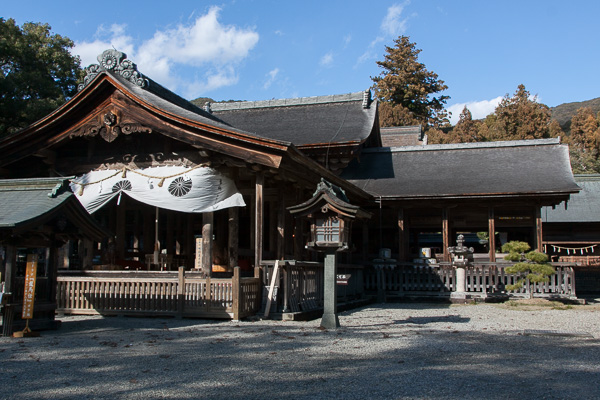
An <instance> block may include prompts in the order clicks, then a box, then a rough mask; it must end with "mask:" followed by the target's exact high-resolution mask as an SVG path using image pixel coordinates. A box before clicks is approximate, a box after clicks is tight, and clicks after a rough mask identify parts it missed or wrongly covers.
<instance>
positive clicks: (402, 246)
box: [398, 208, 406, 261]
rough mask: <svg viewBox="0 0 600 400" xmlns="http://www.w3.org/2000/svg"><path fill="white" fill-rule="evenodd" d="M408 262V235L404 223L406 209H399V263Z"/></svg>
mask: <svg viewBox="0 0 600 400" xmlns="http://www.w3.org/2000/svg"><path fill="white" fill-rule="evenodd" d="M405 260H406V234H405V222H404V209H403V208H399V209H398V261H405Z"/></svg>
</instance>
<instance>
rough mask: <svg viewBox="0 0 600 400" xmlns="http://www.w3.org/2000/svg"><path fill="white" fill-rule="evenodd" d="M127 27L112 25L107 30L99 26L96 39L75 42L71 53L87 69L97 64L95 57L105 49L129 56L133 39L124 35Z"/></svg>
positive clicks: (131, 51)
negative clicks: (79, 59)
mask: <svg viewBox="0 0 600 400" xmlns="http://www.w3.org/2000/svg"><path fill="white" fill-rule="evenodd" d="M126 28H127V25H119V24H113V25H111V26H110V27H109V28H106V27H105V26H104V25H100V26H99V27H98V29H97V30H96V34H95V37H96V39H95V40H94V41H92V42H76V43H75V48H74V49H73V53H75V54H78V55H79V56H80V57H81V65H82V66H83V67H87V66H88V65H90V64H97V63H98V60H97V59H96V57H97V56H98V55H99V54H102V52H103V51H104V50H106V49H111V48H113V47H114V48H115V49H117V50H119V51H122V52H123V53H125V54H127V55H129V54H131V53H133V38H132V37H131V36H128V35H126V34H125V30H126Z"/></svg>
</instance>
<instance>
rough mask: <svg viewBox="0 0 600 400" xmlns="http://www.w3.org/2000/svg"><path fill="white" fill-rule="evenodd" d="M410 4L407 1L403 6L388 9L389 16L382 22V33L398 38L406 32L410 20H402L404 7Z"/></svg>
mask: <svg viewBox="0 0 600 400" xmlns="http://www.w3.org/2000/svg"><path fill="white" fill-rule="evenodd" d="M409 4H410V1H408V0H407V1H405V2H404V3H402V4H394V5H393V6H391V7H389V8H388V11H387V14H386V15H385V17H384V18H383V21H382V22H381V31H382V32H383V33H385V34H386V35H388V36H392V37H397V36H400V35H402V34H403V33H404V32H406V26H407V22H408V18H402V12H403V11H404V7H406V6H407V5H409Z"/></svg>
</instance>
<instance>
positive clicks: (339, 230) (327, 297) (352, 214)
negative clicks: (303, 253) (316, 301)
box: [288, 179, 371, 329]
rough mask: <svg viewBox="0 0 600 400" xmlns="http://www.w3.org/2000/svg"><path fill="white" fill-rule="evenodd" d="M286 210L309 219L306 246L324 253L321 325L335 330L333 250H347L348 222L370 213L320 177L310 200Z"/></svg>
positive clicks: (335, 252) (335, 305) (348, 237)
mask: <svg viewBox="0 0 600 400" xmlns="http://www.w3.org/2000/svg"><path fill="white" fill-rule="evenodd" d="M288 210H289V211H290V213H291V214H292V215H293V216H294V217H296V218H306V219H307V220H308V221H309V222H310V241H309V242H308V243H307V244H306V247H307V248H308V249H311V250H314V251H319V252H322V253H325V260H324V291H323V302H324V304H323V317H322V318H321V327H322V328H325V329H336V328H338V327H339V326H340V322H339V318H338V315H337V282H336V281H337V279H336V278H337V253H338V252H340V251H347V250H348V249H349V246H350V232H351V229H352V222H353V221H354V220H356V219H366V218H370V216H371V214H370V213H368V212H366V211H364V210H362V209H361V208H360V207H358V206H355V205H352V204H350V202H349V200H348V198H347V197H346V194H345V193H344V191H343V190H342V189H341V188H340V187H338V186H335V185H333V184H331V183H329V182H327V181H326V180H324V179H321V182H320V183H319V184H318V185H317V190H316V191H315V193H314V194H313V197H312V198H311V199H310V200H308V201H306V202H304V203H302V204H298V205H296V206H292V207H289V208H288Z"/></svg>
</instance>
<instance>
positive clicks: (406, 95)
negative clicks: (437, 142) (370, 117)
mask: <svg viewBox="0 0 600 400" xmlns="http://www.w3.org/2000/svg"><path fill="white" fill-rule="evenodd" d="M394 43H395V45H394V46H393V47H388V46H386V48H385V50H386V54H385V56H384V60H383V61H378V62H377V65H378V66H379V67H381V68H382V69H383V72H382V73H381V74H380V75H379V76H376V77H371V79H372V80H373V82H375V84H374V89H375V96H376V97H377V99H378V100H379V101H380V121H381V125H382V126H402V125H415V124H423V125H427V126H434V127H440V126H442V125H445V124H448V120H447V113H445V110H444V106H445V104H446V101H447V100H448V99H449V97H448V96H443V95H440V96H437V97H436V96H434V95H435V94H437V93H439V92H442V91H444V90H446V89H447V88H448V87H447V86H446V85H445V84H444V81H442V80H440V79H438V75H437V74H436V73H434V72H432V71H428V70H427V68H426V67H425V65H424V64H422V63H420V62H419V60H418V56H419V53H420V52H421V50H419V49H417V48H416V45H415V43H412V42H411V41H410V39H409V38H408V37H407V36H400V37H398V39H396V40H395V41H394Z"/></svg>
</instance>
